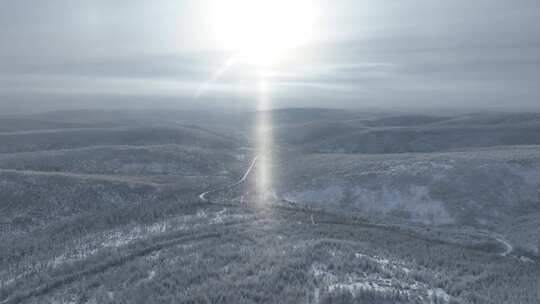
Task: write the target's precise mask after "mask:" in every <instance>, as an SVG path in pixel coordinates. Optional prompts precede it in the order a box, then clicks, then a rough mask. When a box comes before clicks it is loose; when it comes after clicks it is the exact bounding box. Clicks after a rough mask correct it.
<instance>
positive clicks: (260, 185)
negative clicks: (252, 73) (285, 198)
mask: <svg viewBox="0 0 540 304" xmlns="http://www.w3.org/2000/svg"><path fill="white" fill-rule="evenodd" d="M257 94H258V96H257V120H256V125H255V133H256V134H255V139H256V145H257V146H256V149H257V154H258V160H257V171H256V173H257V175H256V189H255V192H256V197H257V204H258V205H259V206H261V205H265V202H267V201H268V199H269V198H270V197H271V195H272V148H273V140H272V117H271V113H272V112H271V111H270V108H271V105H270V103H271V97H270V92H269V90H268V80H267V78H266V76H265V73H264V72H261V73H259V83H258V92H257Z"/></svg>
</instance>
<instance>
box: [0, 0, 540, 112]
mask: <svg viewBox="0 0 540 304" xmlns="http://www.w3.org/2000/svg"><path fill="white" fill-rule="evenodd" d="M312 2H313V3H314V5H315V6H316V7H317V8H318V11H319V13H318V17H317V19H316V20H315V24H314V26H313V32H314V33H313V38H312V39H311V40H310V41H309V43H307V44H306V45H303V46H302V47H300V48H298V49H295V50H294V51H291V52H290V54H288V56H287V57H286V59H285V60H283V62H280V63H279V64H276V65H273V66H271V67H267V68H265V70H266V73H267V74H268V76H267V81H268V87H269V94H270V96H271V99H272V102H271V105H270V107H272V108H284V107H328V108H353V109H354V108H366V107H367V108H373V107H375V108H381V109H389V110H394V109H398V110H411V111H416V110H418V111H423V110H426V109H427V110H428V111H431V110H432V109H438V108H439V109H443V110H444V109H450V110H455V111H461V112H467V111H481V110H486V111H537V110H540V102H539V97H540V92H539V90H538V87H537V83H538V79H540V26H539V23H540V22H539V21H538V20H540V11H539V10H538V9H536V6H537V3H536V2H535V1H530V0H526V1H519V2H508V1H503V0H496V1H475V2H472V3H471V2H470V1H465V0H459V1H452V2H433V1H428V0H414V1H409V2H407V3H402V2H391V3H381V2H378V1H373V0H366V1H352V0H348V1H339V2H338V3H337V2H335V1H323V0H318V1H312ZM214 3H215V1H214V2H212V1H211V0H205V1H189V0H185V1H172V0H159V1H153V2H151V3H149V2H145V1H129V2H126V1H119V2H110V1H104V0H98V1H92V2H85V3H82V2H72V1H66V0H53V1H46V2H35V1H28V0H21V1H5V2H3V3H2V4H1V8H2V9H1V10H0V25H2V26H1V27H0V45H2V47H0V66H1V67H2V68H1V72H0V83H1V84H0V100H1V101H0V113H2V114H24V113H35V112H44V111H51V110H62V109H85V108H90V109H98V108H128V109H129V108H156V107H157V108H173V109H211V108H233V109H234V108H240V109H242V108H245V109H249V108H254V107H255V105H254V104H255V102H254V100H255V99H256V94H257V81H258V80H257V77H256V76H255V75H256V74H257V73H258V71H257V68H255V67H253V66H249V65H246V64H236V65H234V66H232V67H230V68H229V69H228V70H227V71H226V72H225V73H221V74H220V75H219V77H215V79H213V75H215V74H216V71H217V70H219V69H220V68H221V67H222V66H223V65H224V63H225V62H226V61H227V59H228V58H230V56H232V52H231V50H228V49H227V48H226V47H223V46H222V45H220V44H219V42H218V40H219V38H220V37H216V34H215V33H213V32H212V28H211V26H210V25H209V24H210V23H211V20H209V19H210V18H211V14H210V11H211V7H212V5H214ZM218 36H219V35H218ZM209 80H213V81H209ZM208 81H209V84H208V85H207V86H206V87H205V92H204V93H203V94H201V95H200V96H198V97H196V95H197V91H198V90H199V89H200V87H201V86H202V85H203V83H205V82H208Z"/></svg>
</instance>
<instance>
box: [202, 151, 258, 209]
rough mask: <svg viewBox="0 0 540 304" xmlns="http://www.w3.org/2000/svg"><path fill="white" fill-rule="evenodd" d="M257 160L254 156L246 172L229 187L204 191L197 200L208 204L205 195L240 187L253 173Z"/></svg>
mask: <svg viewBox="0 0 540 304" xmlns="http://www.w3.org/2000/svg"><path fill="white" fill-rule="evenodd" d="M258 158H259V156H258V155H257V156H255V157H254V158H253V160H252V161H251V164H250V165H249V167H248V169H247V170H246V172H244V175H242V177H241V178H240V179H239V180H238V181H236V182H234V183H232V184H230V185H227V186H224V187H221V188H216V189H211V190H208V191H205V192H203V193H201V194H199V199H200V200H201V201H202V202H204V203H208V202H209V199H208V198H207V195H208V194H210V193H212V192H217V191H223V190H226V189H230V188H233V187H236V186H238V185H240V184H241V183H243V182H245V181H246V179H247V178H248V176H249V174H250V173H251V171H253V168H254V167H255V164H256V163H257V159H258Z"/></svg>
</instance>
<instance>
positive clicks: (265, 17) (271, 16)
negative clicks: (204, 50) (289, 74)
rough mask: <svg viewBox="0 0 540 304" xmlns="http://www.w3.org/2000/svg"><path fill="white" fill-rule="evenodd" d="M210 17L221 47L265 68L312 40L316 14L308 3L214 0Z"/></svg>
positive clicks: (314, 8) (280, 0) (313, 7)
mask: <svg viewBox="0 0 540 304" xmlns="http://www.w3.org/2000/svg"><path fill="white" fill-rule="evenodd" d="M211 14H212V15H211V20H212V28H213V31H214V35H215V36H216V39H217V41H218V42H219V44H220V45H221V47H222V48H225V49H228V50H231V51H233V52H234V53H235V54H236V56H237V58H238V59H239V60H240V61H242V62H245V63H249V64H253V65H256V66H259V67H268V66H270V65H272V64H275V63H276V62H278V61H279V60H281V59H283V57H284V56H285V55H286V54H287V53H289V52H290V51H291V50H292V49H295V48H298V47H300V46H302V45H304V44H306V43H307V42H308V41H309V40H310V39H311V38H312V36H313V27H314V23H315V20H316V17H317V15H318V11H317V8H316V6H315V5H314V3H313V2H312V1H310V0H228V1H225V0H214V2H212V9H211Z"/></svg>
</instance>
